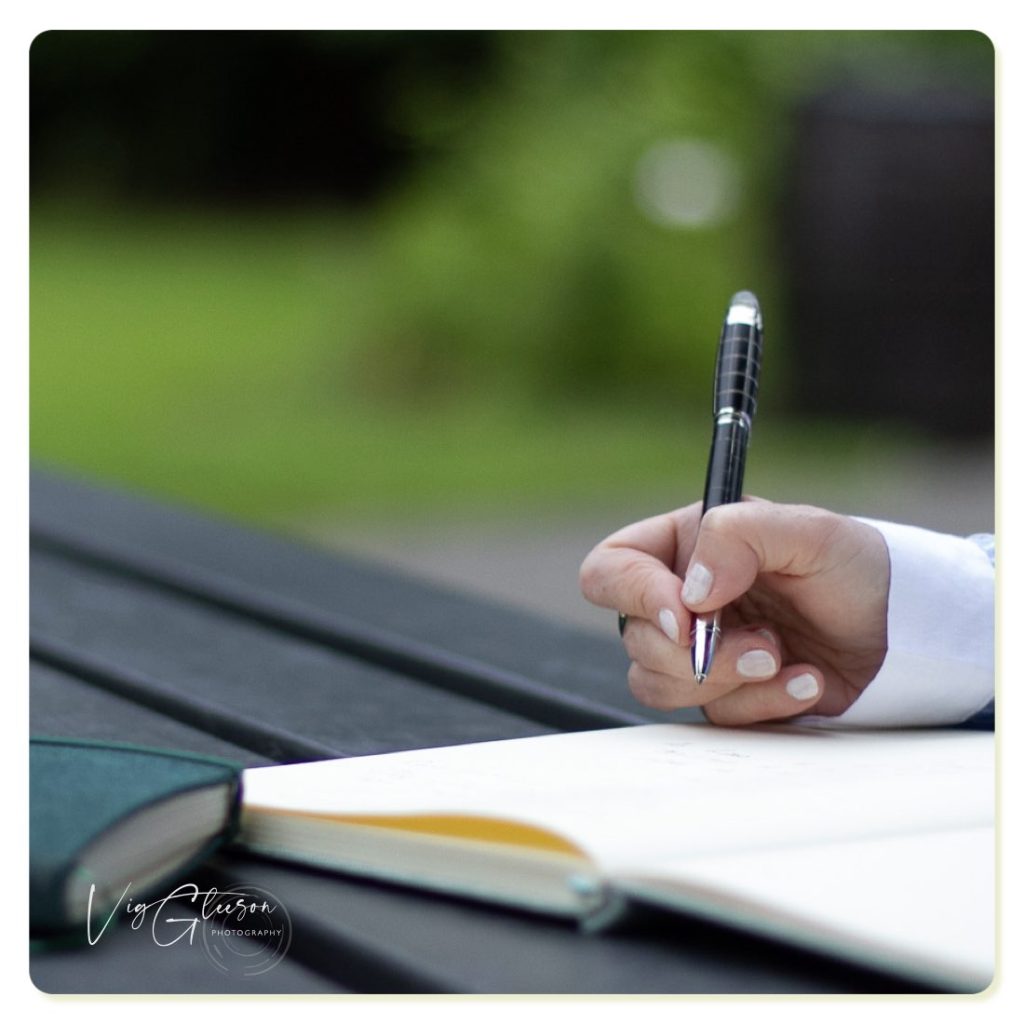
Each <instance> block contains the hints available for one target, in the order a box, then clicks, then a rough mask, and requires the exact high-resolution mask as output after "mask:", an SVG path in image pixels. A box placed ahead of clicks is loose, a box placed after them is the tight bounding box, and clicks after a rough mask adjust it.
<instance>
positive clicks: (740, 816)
mask: <svg viewBox="0 0 1024 1024" xmlns="http://www.w3.org/2000/svg"><path fill="white" fill-rule="evenodd" d="M994 788H995V787H994V758H993V738H992V734H990V733H982V732H964V731H958V730H941V729H939V730H909V731H891V732H890V731H885V732H883V731H877V732H875V731H858V732H841V731H831V730H827V731H826V730H816V729H811V728H801V727H794V726H775V727H771V726H768V727H762V728H756V729H722V728H718V727H715V726H710V725H650V726H636V727H627V728H620V729H607V730H600V731H596V732H583V733H568V734H559V735H552V736H542V737H536V738H529V739H517V740H506V741H498V742H491V743H475V744H469V745H465V746H458V747H448V748H441V749H431V750H417V751H406V752H400V753H392V754H382V755H374V756H370V757H356V758H346V759H341V760H332V761H319V762H312V763H309V764H296V765H283V766H276V767H269V768H254V769H249V770H247V771H246V772H245V773H244V777H243V809H242V818H241V841H242V842H243V843H244V844H246V845H247V846H248V847H250V848H252V849H253V850H256V851H260V852H263V853H267V854H270V855H272V856H276V857H282V858H286V859H293V860H298V861H302V862H306V863H311V864H318V865H322V866H327V867H330V868H334V869H338V870H342V871H346V872H352V873H355V874H361V875H369V876H374V877H378V878H383V879H388V880H391V881H396V882H401V883H406V884H411V885H415V886H419V887H424V888H431V889H437V890H442V891H447V892H453V893H458V894H460V895H463V896H469V897H476V898H480V899H486V900H489V901H497V902H505V903H510V904H514V905H516V906H520V907H524V908H532V909H535V910H540V911H544V912H549V913H556V914H563V915H570V916H574V917H577V918H580V919H581V920H583V921H585V922H587V923H589V924H591V925H592V926H595V927H599V926H601V925H603V924H605V923H608V922H611V921H613V920H614V919H615V918H616V916H617V915H618V914H619V913H620V912H621V911H622V910H623V909H624V908H625V907H626V906H627V905H628V904H629V903H630V902H632V901H640V902H652V903H655V904H658V905H660V906H667V907H675V908H679V909H683V910H685V911H688V912H691V913H696V914H698V915H701V916H705V917H709V918H711V919H714V920H716V921H721V922H725V923H730V924H735V925H739V926H741V927H743V928H746V929H750V930H753V931H756V932H759V933H763V934H767V935H771V936H775V937H778V938H783V939H785V940H788V941H792V942H796V943H798V944H803V945H806V946H809V947H811V948H813V949H815V950H818V951H821V952H826V953H831V954H834V955H839V956H844V957H848V958H851V959H854V960H856V961H859V962H863V963H867V964H870V965H875V966H880V967H884V968H889V969H897V970H900V971H902V972H903V973H906V974H910V975H913V976H916V977H919V978H921V979H923V980H925V981H926V982H928V983H931V984H936V985H939V986H940V987H945V988H951V989H956V990H972V991H973V990H979V989H981V988H984V987H985V986H987V984H988V983H989V982H990V981H991V978H992V974H993V969H994V942H995V938H994V937H995V924H994V911H995V892H994V887H995V880H994V862H995V845H994Z"/></svg>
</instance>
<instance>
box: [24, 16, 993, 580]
mask: <svg viewBox="0 0 1024 1024" xmlns="http://www.w3.org/2000/svg"><path fill="white" fill-rule="evenodd" d="M993 62H994V57H993V50H992V45H991V43H990V42H989V41H988V40H987V39H986V38H985V37H984V36H981V35H979V34H976V33H961V32H898V33H897V32H749V33H747V32H723V33H717V32H590V31H569V32H548V31H538V32H519V31H516V32H316V33H306V32H270V33H259V32H243V33H233V32H232V33H207V32H190V33H179V32H50V33H46V34H44V35H42V36H40V37H38V38H37V39H36V41H35V42H34V44H33V47H32V52H31V87H32V94H31V95H32V111H31V131H32V140H31V155H32V168H31V174H32V196H31V201H32V211H31V329H32V337H31V445H32V454H33V457H34V458H35V459H36V460H37V461H38V462H40V463H42V464H46V465H49V466H54V467H57V468H60V469H67V470H71V471H74V472H78V473H83V474H86V475H88V476H90V477H93V478H96V479H99V480H103V481H109V482H112V483H117V484H123V485H127V486H130V487H133V488H136V489H139V490H143V491H145V492H148V493H151V494H154V495H157V496H159V497H162V498H171V499H177V500H183V501H186V502H191V503H195V504H198V505H200V506H202V507H204V508H207V509H210V510H214V511H216V512H220V513H224V514H227V515H230V516H234V517H237V518H240V519H243V520H246V521H249V522H253V523H256V524H259V525H263V526H269V527H272V528H278V529H285V530H291V531H298V532H302V533H305V534H307V535H311V536H315V537H317V539H327V540H329V541H332V542H338V543H342V544H345V543H347V542H349V541H351V542H352V543H354V544H355V545H356V546H357V547H358V546H359V545H360V538H364V539H365V538H366V537H376V538H377V540H376V541H373V542H370V543H369V544H368V545H367V544H363V546H364V547H367V546H368V547H369V548H374V545H376V553H387V552H388V551H396V550H398V549H399V548H400V547H401V544H400V543H399V541H397V540H396V538H398V537H405V536H411V535H410V534H407V533H405V532H403V531H405V530H407V528H409V524H411V523H419V524H421V525H422V524H423V523H426V522H430V523H433V524H436V523H438V522H442V521H445V522H449V523H451V524H453V527H452V528H453V529H454V530H456V531H462V533H463V534H466V532H467V530H468V529H469V528H468V526H467V524H469V523H471V522H486V521H496V522H497V521H499V520H500V521H501V522H503V523H505V524H506V525H507V524H508V523H509V522H519V523H531V524H540V523H541V522H542V521H544V520H545V519H551V518H552V517H553V518H558V517H561V519H563V520H565V519H571V520H578V521H580V522H581V523H586V524H593V528H594V529H602V528H603V527H604V526H605V525H609V524H612V525H614V524H615V523H616V522H617V521H618V520H617V517H621V516H631V517H636V516H639V515H646V514H650V513H653V512H655V511H659V510H660V509H661V508H662V507H663V505H664V503H666V502H667V503H669V504H678V503H682V502H684V501H689V500H693V499H695V498H697V497H699V492H700V488H701V486H702V483H703V462H704V459H705V456H706V445H707V439H708V435H709V431H710V423H709V414H710V409H709V402H710V395H709V392H710V379H711V372H712V366H713V362H714V350H715V342H716V340H717V335H718V330H719V327H720V321H721V316H722V313H723V310H724V307H725V304H726V301H727V299H728V297H729V296H730V295H731V293H732V292H734V291H736V290H737V289H739V288H751V289H753V290H755V291H756V292H757V293H758V295H759V296H760V298H761V302H762V306H763V309H764V313H765V319H766V360H765V368H764V377H763V384H762V402H761V407H760V410H759V419H758V423H757V427H756V430H755V447H754V449H753V450H752V453H751V461H750V470H749V475H748V485H749V489H750V490H751V491H756V492H757V493H761V494H764V495H765V496H767V497H778V498H780V499H786V500H815V499H820V500H822V501H829V500H832V498H835V500H836V501H841V500H844V498H845V499H847V500H849V499H850V496H851V495H853V496H857V504H858V507H856V508H849V509H847V510H848V511H853V512H865V513H869V514H885V513H888V512H889V511H891V509H890V508H889V507H888V506H887V505H886V502H885V500H884V499H883V500H881V501H879V500H877V499H878V494H877V492H878V491H880V490H884V489H885V488H886V487H889V488H890V489H892V488H895V489H896V490H899V488H900V487H904V488H906V487H911V488H913V487H914V486H915V482H914V473H913V471H910V472H909V475H908V467H917V469H918V471H919V472H921V473H923V474H924V476H922V477H921V479H920V480H919V481H918V484H919V486H917V493H918V495H919V498H920V501H919V502H918V503H917V504H916V505H913V507H911V508H909V509H908V510H907V511H908V514H909V515H911V516H913V515H915V514H916V513H917V511H921V512H922V514H923V515H924V516H925V517H926V516H927V512H928V510H929V509H932V510H933V511H934V508H935V506H936V504H941V503H942V502H944V501H946V500H947V499H946V498H939V499H937V500H936V498H935V495H934V494H932V493H931V492H930V491H929V489H928V488H929V486H930V479H931V478H929V477H927V467H928V466H929V465H935V466H938V465H941V466H943V467H944V472H946V473H950V472H952V473H954V474H955V473H956V472H957V467H958V466H961V465H962V466H964V467H971V468H970V470H969V473H974V474H975V475H969V476H968V478H967V479H966V480H965V487H966V488H967V489H968V491H969V492H977V491H979V490H980V491H981V492H982V493H980V494H978V495H976V498H977V500H976V501H974V502H973V503H972V504H971V505H970V508H969V509H965V510H964V511H963V515H962V518H965V519H971V522H970V523H966V522H965V523H964V528H965V529H970V528H977V529H983V528H988V527H991V525H992V524H991V522H977V521H976V520H977V518H978V514H979V512H978V510H979V508H980V509H981V510H982V512H984V510H985V508H986V507H987V508H988V509H989V513H990V510H991V476H990V475H989V476H986V475H985V474H986V473H988V474H990V473H991V467H990V465H989V466H987V468H986V466H985V465H983V466H981V468H980V470H978V469H977V467H978V464H979V461H981V462H984V461H985V459H986V457H987V458H988V459H990V458H991V447H992V411H991V402H992V394H991V392H992V372H993V371H992V367H993V343H992V332H993V323H992V309H991V307H992V298H993V280H992V277H993V270H992V265H991V243H992V230H993V225H992V214H991V209H992V195H991V172H992V159H993V156H992V107H993ZM937 132H938V133H939V134H936V133H937ZM915 133H916V134H915ZM943 133H945V134H943ZM915 161H917V162H916V163H915ZM919 167H923V168H925V172H921V171H920V170H918V169H917V168H919ZM934 174H942V175H945V177H943V178H941V180H938V179H937V180H936V181H932V177H934ZM986 181H987V182H988V186H987V187H988V191H987V192H986V191H985V183H986ZM929 182H931V184H929ZM979 182H980V183H981V184H980V185H979ZM943 189H944V190H945V191H943ZM948 197H952V198H951V199H950V198H948ZM979 210H980V211H981V214H982V215H981V216H979V215H978V211H979ZM986 210H987V211H988V216H987V217H986V216H985V215H984V214H985V211H986ZM901 223H905V227H900V225H901ZM951 225H952V227H951ZM890 229H894V230H896V231H897V232H898V234H897V235H896V236H894V237H896V238H897V242H896V243H894V242H893V241H892V239H891V238H890V237H889V236H888V235H886V230H890ZM954 229H955V230H954ZM900 240H902V241H900ZM904 243H905V245H906V246H909V248H906V249H904V248H901V246H903V245H904ZM943 244H944V245H946V248H945V249H944V248H943V247H942V246H943ZM915 247H916V248H915ZM979 253H980V256H979V255H978V254H979ZM951 254H952V255H951ZM887 261H888V262H887ZM950 296H952V297H953V298H952V299H951V298H950ZM940 299H941V301H943V302H951V301H954V300H955V301H956V302H958V303H959V305H956V307H955V309H954V308H953V307H950V309H949V310H947V309H946V308H945V307H943V309H942V310H938V309H937V306H936V304H937V303H939V301H940ZM972 304H973V305H972ZM978 309H981V310H982V313H981V314H979V313H978V312H977V310H978ZM929 316H932V318H933V320H934V322H929V320H928V317H929ZM986 316H987V319H986ZM871 317H874V318H875V319H873V320H872V319H871ZM900 317H903V318H904V319H903V320H900ZM907 318H909V321H908V319H907ZM908 322H909V323H910V324H911V326H912V327H914V328H915V329H917V331H918V334H919V335H920V337H917V338H916V340H914V339H913V338H911V335H912V334H913V333H914V332H913V330H911V329H909V328H907V327H906V326H905V324H906V323H908ZM901 324H904V326H900V325H901ZM890 327H891V329H890ZM844 331H845V337H847V339H848V341H847V343H846V344H845V347H844V344H843V343H842V337H844V334H843V332H844ZM901 353H903V355H902V356H901ZM872 381H875V382H876V383H877V382H882V381H884V382H887V388H882V387H872ZM915 382H916V385H917V391H918V392H919V393H918V394H916V397H915V395H912V394H911V390H912V387H911V385H913V384H915ZM972 388H973V390H972ZM830 389H831V390H830ZM986 403H987V404H986ZM968 414H969V415H968ZM986 453H987V455H986ZM921 467H925V469H921ZM976 471H977V472H980V474H981V475H980V477H979V476H978V475H977V472H976ZM886 474H888V475H886ZM879 481H881V482H879ZM885 481H888V483H886V482H885ZM831 485H834V489H830V486H831ZM986 490H987V493H986ZM873 492H875V493H873ZM901 493H902V492H901ZM866 496H867V497H866ZM869 498H874V499H875V500H868V499H869ZM948 500H950V501H952V500H953V499H952V498H950V499H948ZM891 504H892V503H891V502H890V505H891ZM897 504H898V502H897ZM938 518H939V519H943V517H942V516H939V517H938ZM945 519H948V520H950V521H952V520H953V519H954V516H953V515H952V513H951V514H950V515H949V516H947V517H945ZM945 519H943V522H942V523H941V524H940V525H946V522H945ZM389 524H390V525H389ZM955 525H959V519H957V522H956V524H955ZM542 528H543V527H542V526H541V525H537V529H536V530H534V531H533V532H534V533H536V532H537V531H539V530H541V529H542ZM389 530H390V531H391V532H390V533H388V531H389ZM375 531H376V532H375ZM435 532H436V531H435ZM470 532H471V531H470ZM506 532H507V531H506ZM599 536H600V534H595V535H594V536H593V537H592V540H597V539H599ZM381 538H384V539H381ZM481 543H483V542H481ZM413 546H414V547H417V548H419V549H422V548H423V547H424V544H420V543H418V542H417V543H415V544H413ZM584 550H585V548H584ZM577 554H578V552H576V551H575V550H574V551H573V557H574V558H575V557H576V555H577ZM442 560H444V559H443V557H442ZM428 568H429V567H428Z"/></svg>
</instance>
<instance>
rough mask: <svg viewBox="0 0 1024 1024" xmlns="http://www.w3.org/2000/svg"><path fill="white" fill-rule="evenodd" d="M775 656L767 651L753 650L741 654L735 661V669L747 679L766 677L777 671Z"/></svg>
mask: <svg viewBox="0 0 1024 1024" xmlns="http://www.w3.org/2000/svg"><path fill="white" fill-rule="evenodd" d="M778 670H779V667H778V665H776V664H775V658H774V657H772V655H771V653H770V652H769V651H762V650H755V651H747V652H746V653H745V654H741V655H740V657H739V658H738V659H737V661H736V671H737V672H739V674H740V675H741V676H746V677H747V678H748V679H767V678H769V677H770V676H773V675H775V673H776V672H778Z"/></svg>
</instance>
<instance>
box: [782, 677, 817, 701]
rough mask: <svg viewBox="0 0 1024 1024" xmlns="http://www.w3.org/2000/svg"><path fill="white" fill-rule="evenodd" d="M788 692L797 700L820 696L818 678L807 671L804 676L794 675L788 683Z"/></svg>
mask: <svg viewBox="0 0 1024 1024" xmlns="http://www.w3.org/2000/svg"><path fill="white" fill-rule="evenodd" d="M786 693H788V694H789V695H790V697H793V698H794V699H796V700H810V699H811V698H812V697H817V696H818V680H817V679H815V678H814V676H812V675H811V673H810V672H805V673H804V674H803V675H802V676H793V678H792V679H790V681H789V682H788V683H786Z"/></svg>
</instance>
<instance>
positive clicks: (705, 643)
mask: <svg viewBox="0 0 1024 1024" xmlns="http://www.w3.org/2000/svg"><path fill="white" fill-rule="evenodd" d="M721 636H722V613H721V611H717V612H715V613H714V614H713V615H698V616H697V621H696V622H695V623H694V625H693V638H692V639H693V644H692V646H691V648H690V661H691V664H692V666H693V678H694V679H696V680H697V685H698V686H700V684H701V683H703V682H704V680H705V679H707V677H708V672H709V671H710V668H711V662H712V661H713V660H714V657H715V651H716V649H717V648H718V641H719V638H720V637H721Z"/></svg>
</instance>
